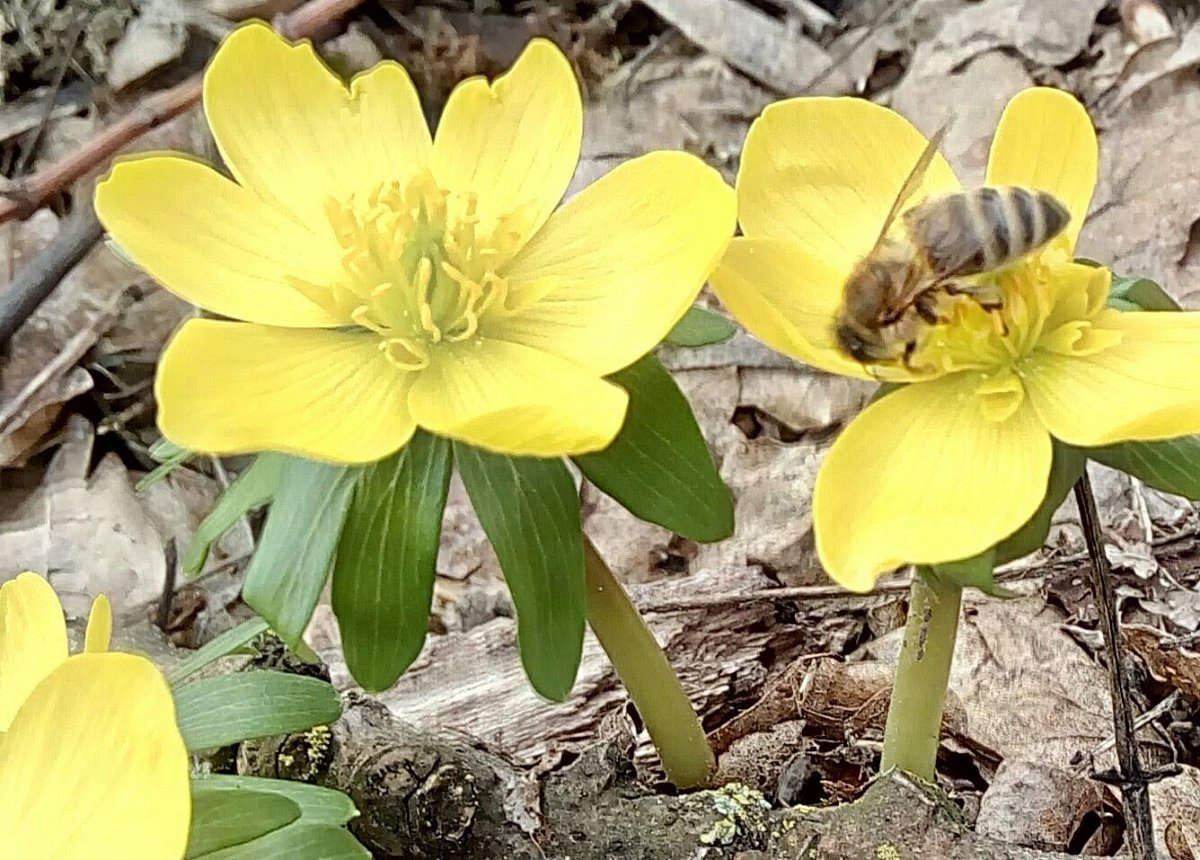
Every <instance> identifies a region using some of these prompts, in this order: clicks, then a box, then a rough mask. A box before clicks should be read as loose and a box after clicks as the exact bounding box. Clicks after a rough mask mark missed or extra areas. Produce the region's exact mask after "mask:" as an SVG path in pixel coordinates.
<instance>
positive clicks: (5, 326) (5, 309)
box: [0, 200, 104, 351]
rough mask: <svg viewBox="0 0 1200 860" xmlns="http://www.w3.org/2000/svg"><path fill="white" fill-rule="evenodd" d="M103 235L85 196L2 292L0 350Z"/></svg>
mask: <svg viewBox="0 0 1200 860" xmlns="http://www.w3.org/2000/svg"><path fill="white" fill-rule="evenodd" d="M3 205H4V204H3V202H0V206H3ZM103 235H104V228H103V227H101V226H100V221H99V220H98V219H97V218H96V211H95V210H94V209H93V208H92V204H91V201H90V200H81V201H80V202H79V203H77V204H76V209H75V212H74V213H73V214H72V215H71V217H70V218H68V219H67V221H66V223H65V224H64V225H63V227H62V229H60V230H59V231H58V233H57V234H55V236H54V238H53V239H51V240H50V241H49V242H48V243H47V244H46V246H45V247H43V248H42V249H41V250H39V251H38V252H37V253H36V254H34V256H33V258H32V259H31V260H30V261H29V262H28V263H26V264H25V266H24V268H22V269H21V271H20V273H19V274H18V275H17V276H16V277H15V278H13V281H12V283H11V284H10V285H9V286H8V288H7V289H6V290H4V291H3V292H0V351H2V350H3V349H4V347H5V346H6V345H7V344H8V341H9V340H10V339H11V338H12V336H13V335H14V334H15V333H16V331H17V329H18V328H20V327H21V325H22V323H24V322H25V320H27V319H29V317H30V316H32V315H33V312H34V311H36V310H37V309H38V306H40V305H41V303H42V302H44V301H45V300H46V297H47V296H49V295H50V293H52V292H53V291H54V288H55V287H56V286H58V283H59V281H61V280H62V279H63V278H65V277H66V276H67V273H68V272H70V271H71V270H72V269H73V268H75V266H77V265H78V264H79V262H80V261H81V260H82V259H83V258H84V257H86V256H87V254H88V251H90V250H91V249H92V246H93V245H95V244H96V243H97V242H98V241H100V237H101V236H103Z"/></svg>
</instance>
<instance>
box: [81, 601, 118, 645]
mask: <svg viewBox="0 0 1200 860" xmlns="http://www.w3.org/2000/svg"><path fill="white" fill-rule="evenodd" d="M112 626H113V617H112V604H111V603H109V602H108V597H107V596H106V595H103V594H101V595H98V596H97V597H96V599H95V600H93V601H92V612H91V614H90V615H88V623H87V633H86V634H84V637H83V650H84V651H87V652H88V653H103V652H104V651H107V650H108V645H109V642H110V640H111V639H112Z"/></svg>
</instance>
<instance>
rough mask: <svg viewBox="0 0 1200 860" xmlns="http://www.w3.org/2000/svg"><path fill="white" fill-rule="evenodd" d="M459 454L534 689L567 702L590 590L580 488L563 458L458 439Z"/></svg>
mask: <svg viewBox="0 0 1200 860" xmlns="http://www.w3.org/2000/svg"><path fill="white" fill-rule="evenodd" d="M454 459H455V461H456V462H457V464H458V471H459V474H460V475H462V479H463V484H465V485H466V488H467V495H469V496H470V497H471V504H472V505H473V506H474V507H475V513H476V514H477V515H478V516H479V522H480V523H481V524H482V525H483V530H484V531H485V532H487V536H488V539H489V540H490V541H491V542H492V547H493V548H494V549H495V550H496V556H497V557H498V558H499V559H500V567H501V569H502V570H503V571H504V578H505V580H506V581H507V582H508V589H509V591H510V592H511V593H512V599H513V604H514V605H515V606H516V610H517V641H518V644H519V646H520V649H521V662H522V663H523V664H524V666H525V674H526V675H528V676H529V682H530V683H531V684H532V685H533V688H534V689H535V690H537V691H538V692H539V693H541V694H542V695H543V696H545V697H546V698H548V699H552V700H554V701H556V702H561V701H563V700H564V699H566V697H567V695H568V694H569V693H570V692H571V686H572V685H573V684H574V683H575V673H576V672H578V671H579V660H580V658H581V657H582V655H583V623H584V611H585V601H586V593H585V590H584V578H583V528H582V525H581V523H580V520H579V493H578V492H577V491H576V489H575V482H574V481H573V480H572V478H571V473H570V472H568V471H567V467H566V465H564V464H563V462H562V461H561V460H557V459H555V460H542V459H538V458H534V457H505V456H502V455H499V454H492V453H489V452H487V451H481V450H479V449H478V448H472V447H470V446H469V445H462V444H459V443H456V444H455V446H454Z"/></svg>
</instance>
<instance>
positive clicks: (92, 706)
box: [0, 653, 191, 860]
mask: <svg viewBox="0 0 1200 860" xmlns="http://www.w3.org/2000/svg"><path fill="white" fill-rule="evenodd" d="M190 818H191V795H190V784H189V775H188V755H187V751H186V750H185V749H184V746H183V740H182V739H181V738H180V736H179V730H178V728H176V726H175V703H174V701H173V700H172V699H171V692H170V689H169V688H168V687H167V684H166V682H165V681H164V680H163V678H162V676H161V675H160V674H159V673H158V670H157V669H155V668H154V666H153V664H151V663H150V662H149V661H148V660H146V659H144V658H142V657H135V656H133V655H132V654H116V653H110V654H80V655H78V656H76V657H72V658H70V659H69V660H67V661H66V662H65V663H62V664H61V665H60V666H59V667H58V668H57V669H55V670H54V671H53V672H52V673H51V674H50V675H49V676H48V677H47V678H46V679H45V680H43V681H42V683H40V684H39V685H38V686H37V689H35V690H34V691H33V694H32V695H31V696H30V697H29V699H28V700H27V701H26V702H25V704H24V706H23V707H22V708H21V710H20V711H19V712H18V713H17V715H16V718H15V719H14V720H13V722H12V725H11V726H10V727H9V729H8V732H7V733H5V734H4V736H3V737H2V738H0V833H3V834H4V856H5V857H12V858H17V857H19V858H21V860H178V858H181V857H182V856H183V852H184V849H185V847H186V845H187V836H188V826H189V823H190Z"/></svg>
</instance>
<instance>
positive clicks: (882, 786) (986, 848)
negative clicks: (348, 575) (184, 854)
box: [238, 693, 1067, 860]
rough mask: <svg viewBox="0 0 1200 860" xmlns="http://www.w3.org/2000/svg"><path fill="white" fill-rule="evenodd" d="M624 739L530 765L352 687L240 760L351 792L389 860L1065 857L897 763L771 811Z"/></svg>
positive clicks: (362, 832)
mask: <svg viewBox="0 0 1200 860" xmlns="http://www.w3.org/2000/svg"><path fill="white" fill-rule="evenodd" d="M626 740H628V739H626ZM631 750H632V743H629V742H622V741H621V740H609V741H602V742H599V743H597V744H594V745H592V746H590V747H588V748H586V749H584V750H583V751H582V752H580V753H577V754H572V755H563V756H561V757H560V759H559V760H558V761H557V762H555V763H554V764H553V765H545V766H543V767H541V768H529V769H526V768H522V767H519V766H517V765H515V764H514V763H513V762H512V761H510V760H508V759H506V758H504V757H502V756H500V755H497V754H496V753H494V752H491V751H489V750H487V749H485V748H482V747H481V746H480V745H479V744H477V743H475V742H473V741H471V740H470V739H467V738H465V737H456V736H449V735H446V734H439V735H430V734H426V733H423V732H420V731H417V730H416V729H414V728H412V727H411V726H409V725H407V724H405V723H403V722H401V721H400V720H398V719H397V718H395V717H394V716H393V715H392V714H391V712H390V711H389V710H388V709H387V708H386V707H384V706H383V705H381V704H379V703H377V702H375V701H373V700H371V699H370V698H368V697H366V696H362V695H358V694H355V693H351V694H348V696H347V706H346V710H345V713H344V714H343V716H342V718H341V719H340V720H339V721H338V722H337V723H335V724H334V725H333V726H332V727H330V728H329V729H328V730H313V731H310V732H306V733H304V734H300V735H289V736H283V737H278V738H269V739H266V740H262V741H257V742H253V743H246V744H243V745H242V749H241V751H240V754H239V758H238V763H239V771H241V772H242V773H247V774H253V775H257V776H271V777H280V778H291V779H303V780H306V781H311V782H315V783H317V784H320V785H325V786H328V787H331V788H336V789H339V790H341V791H344V792H346V793H347V794H349V795H350V797H351V798H353V800H354V802H355V804H356V805H357V806H358V809H359V810H360V812H361V813H362V814H361V816H360V817H359V818H357V819H356V820H355V821H354V822H352V823H351V829H352V830H353V831H354V832H355V834H356V835H357V836H358V837H359V839H360V840H362V842H363V843H364V844H365V845H366V846H367V847H368V848H369V849H371V851H373V852H374V853H375V856H376V857H378V858H388V860H410V858H412V860H415V859H416V858H444V860H467V858H471V859H472V860H492V858H495V860H612V858H621V860H698V858H704V860H768V858H770V859H771V860H863V858H881V860H887V858H901V857H938V858H944V860H1067V855H1060V854H1052V853H1045V852H1038V851H1031V850H1028V849H1024V848H1016V847H1012V846H1008V845H1002V844H999V843H996V842H992V841H989V840H985V839H981V838H978V837H977V836H975V835H974V834H973V833H972V832H970V831H969V830H968V828H967V827H966V825H965V823H964V822H963V819H962V817H961V815H960V814H959V812H958V807H957V806H955V804H954V803H953V802H952V801H951V800H949V799H948V798H946V797H945V796H943V795H940V794H939V793H937V792H935V791H932V790H930V789H929V788H928V787H927V786H922V785H918V784H917V783H915V782H913V781H912V780H910V779H908V778H907V777H904V776H901V775H898V774H895V773H893V774H889V775H885V776H883V777H881V778H880V779H879V780H877V781H876V782H875V783H874V784H873V785H872V786H871V787H870V788H869V789H868V791H867V792H866V794H865V795H864V797H863V798H862V799H861V800H859V801H858V802H856V803H853V804H847V805H842V806H838V807H833V808H830V809H813V808H810V807H794V808H790V809H773V808H771V805H770V804H769V803H768V802H767V801H766V800H765V799H764V798H763V796H762V794H760V793H759V792H757V791H755V790H753V789H750V788H747V787H745V786H742V785H739V784H736V783H734V784H730V785H727V786H724V787H722V788H719V789H714V790H706V791H698V792H693V793H690V794H685V795H679V796H671V795H666V794H660V793H655V792H654V791H652V790H651V789H649V788H647V787H646V786H644V785H642V784H640V783H639V782H638V781H637V778H636V771H635V769H634V766H633V762H632V760H631V757H630V752H631Z"/></svg>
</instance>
